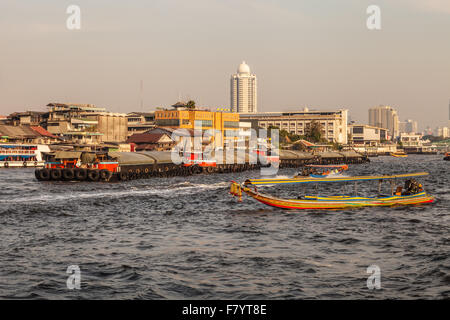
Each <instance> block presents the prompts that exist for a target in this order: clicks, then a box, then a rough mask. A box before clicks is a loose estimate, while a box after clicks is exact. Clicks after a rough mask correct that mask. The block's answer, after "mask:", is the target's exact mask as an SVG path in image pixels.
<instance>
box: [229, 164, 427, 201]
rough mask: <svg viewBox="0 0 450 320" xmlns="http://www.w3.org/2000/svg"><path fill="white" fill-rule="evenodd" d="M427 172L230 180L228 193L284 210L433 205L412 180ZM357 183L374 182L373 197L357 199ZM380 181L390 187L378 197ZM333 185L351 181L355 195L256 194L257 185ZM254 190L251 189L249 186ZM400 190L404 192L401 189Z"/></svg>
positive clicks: (240, 198)
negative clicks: (292, 196)
mask: <svg viewBox="0 0 450 320" xmlns="http://www.w3.org/2000/svg"><path fill="white" fill-rule="evenodd" d="M426 175H428V173H427V172H419V173H411V174H398V175H384V176H357V177H337V178H326V179H314V178H292V179H249V180H246V181H245V182H244V183H243V184H239V183H237V182H234V181H232V183H231V188H230V193H231V194H232V195H234V196H238V197H239V200H240V201H242V192H244V193H246V194H247V195H248V196H250V197H252V198H253V199H255V200H257V201H259V202H261V203H264V204H266V205H269V206H272V207H277V208H284V209H346V208H357V207H383V206H385V207H388V206H401V205H418V204H426V203H432V202H434V200H435V198H434V197H433V196H432V195H430V194H428V193H426V192H425V191H424V189H423V186H422V185H421V184H420V183H418V182H417V181H416V180H415V179H413V178H415V177H420V176H426ZM399 179H406V181H405V186H404V188H403V187H402V186H398V187H397V188H396V189H395V191H394V185H395V183H396V180H399ZM359 181H378V182H379V185H378V195H376V196H374V197H360V196H358V195H357V192H356V187H357V182H359ZM382 181H389V182H390V184H391V193H390V195H382V194H381V183H382ZM333 182H341V183H342V182H354V183H355V195H354V196H346V195H333V196H308V195H305V196H303V197H299V198H298V199H282V198H278V197H275V196H272V195H268V194H265V193H261V192H258V190H257V189H256V186H258V185H276V184H293V183H294V184H305V183H333ZM252 186H253V187H254V188H253V189H252V188H251V187H252ZM403 189H404V190H403Z"/></svg>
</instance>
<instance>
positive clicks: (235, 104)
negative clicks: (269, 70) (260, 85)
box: [230, 61, 258, 113]
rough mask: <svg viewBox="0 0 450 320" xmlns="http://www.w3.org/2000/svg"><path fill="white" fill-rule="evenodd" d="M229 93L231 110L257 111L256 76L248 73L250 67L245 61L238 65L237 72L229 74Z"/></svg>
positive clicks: (242, 111) (241, 111)
mask: <svg viewBox="0 0 450 320" xmlns="http://www.w3.org/2000/svg"><path fill="white" fill-rule="evenodd" d="M230 93H231V97H230V98H231V101H230V104H231V109H232V111H233V112H239V113H256V112H258V107H257V80H256V76H255V75H254V74H251V73H250V67H249V66H248V64H246V63H245V61H243V62H242V63H241V64H240V65H239V68H238V73H237V74H233V75H232V76H231V82H230Z"/></svg>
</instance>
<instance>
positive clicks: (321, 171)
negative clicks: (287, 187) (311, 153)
mask: <svg viewBox="0 0 450 320" xmlns="http://www.w3.org/2000/svg"><path fill="white" fill-rule="evenodd" d="M345 170H348V165H346V164H344V165H335V166H333V165H307V166H304V167H303V170H302V171H301V172H300V173H299V174H298V175H296V176H294V178H300V177H311V178H326V177H328V176H331V175H332V176H334V175H337V174H340V173H342V172H344V171H345Z"/></svg>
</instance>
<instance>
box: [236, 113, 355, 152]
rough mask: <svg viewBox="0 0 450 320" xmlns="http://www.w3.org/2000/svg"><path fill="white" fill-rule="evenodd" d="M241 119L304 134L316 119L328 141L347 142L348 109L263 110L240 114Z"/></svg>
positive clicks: (262, 126)
mask: <svg viewBox="0 0 450 320" xmlns="http://www.w3.org/2000/svg"><path fill="white" fill-rule="evenodd" d="M240 119H241V121H243V122H245V121H248V122H254V121H257V123H258V127H260V128H263V129H268V128H269V127H278V128H279V129H282V130H286V131H288V132H290V133H293V134H298V135H304V134H305V133H306V130H307V129H308V127H309V126H310V125H311V122H313V121H316V122H319V123H320V124H321V127H322V135H323V137H324V138H326V139H327V140H328V141H330V142H337V143H342V144H347V122H348V110H347V109H341V110H337V111H309V109H308V108H304V109H303V111H288V112H264V113H256V114H251V113H247V114H240Z"/></svg>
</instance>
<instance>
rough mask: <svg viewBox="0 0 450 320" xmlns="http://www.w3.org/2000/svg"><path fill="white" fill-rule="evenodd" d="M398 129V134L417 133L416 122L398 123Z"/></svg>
mask: <svg viewBox="0 0 450 320" xmlns="http://www.w3.org/2000/svg"><path fill="white" fill-rule="evenodd" d="M398 128H399V131H400V133H402V132H403V133H418V129H417V121H414V120H411V119H408V120H406V121H402V122H400V123H399V126H398Z"/></svg>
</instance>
